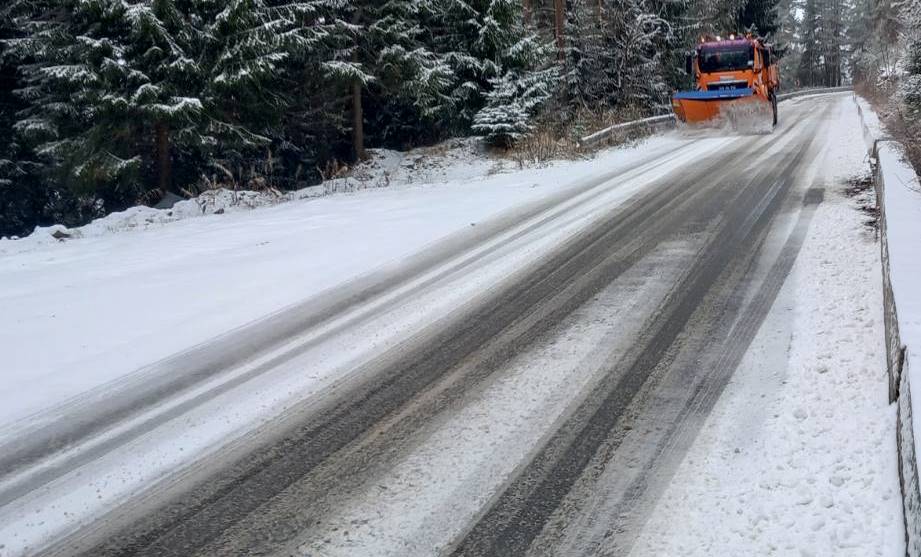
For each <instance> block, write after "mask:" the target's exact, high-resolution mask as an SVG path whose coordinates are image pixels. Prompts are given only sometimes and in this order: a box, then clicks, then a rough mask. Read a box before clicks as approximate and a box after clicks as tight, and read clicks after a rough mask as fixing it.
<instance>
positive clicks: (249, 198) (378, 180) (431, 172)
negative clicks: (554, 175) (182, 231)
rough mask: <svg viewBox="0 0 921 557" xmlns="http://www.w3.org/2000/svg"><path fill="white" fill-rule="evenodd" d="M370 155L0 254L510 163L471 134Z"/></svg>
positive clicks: (126, 215) (470, 176) (4, 246)
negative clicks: (338, 167) (324, 175)
mask: <svg viewBox="0 0 921 557" xmlns="http://www.w3.org/2000/svg"><path fill="white" fill-rule="evenodd" d="M369 155H370V159H369V160H367V161H365V162H363V163H361V164H359V165H357V166H355V167H354V168H352V169H350V170H349V172H348V173H347V174H346V175H344V176H340V177H336V178H333V179H330V180H327V181H325V182H324V183H322V184H320V185H317V186H312V187H308V188H304V189H301V190H298V191H293V192H286V193H278V192H275V191H232V190H229V189H217V190H210V191H205V192H203V193H202V194H201V195H199V196H198V197H196V198H193V199H187V200H184V201H180V202H178V203H176V204H175V205H174V206H173V207H171V208H169V209H154V208H151V207H145V206H138V207H131V208H129V209H127V210H125V211H118V212H114V213H111V214H109V215H106V216H105V217H102V218H99V219H96V220H94V221H93V222H91V223H89V224H87V225H85V226H80V227H75V228H68V227H66V226H63V225H60V224H57V225H52V226H46V227H37V228H36V229H35V230H34V231H33V232H32V234H30V235H29V236H26V237H24V238H0V254H12V253H19V252H22V251H28V250H31V249H35V248H36V247H38V246H42V245H49V244H55V243H60V242H66V241H70V240H76V239H80V238H96V237H100V236H105V235H108V234H114V233H119V232H125V231H130V230H145V229H148V228H152V227H158V226H162V225H165V224H169V223H173V222H176V221H180V220H185V219H190V218H196V217H202V216H208V215H222V214H226V213H234V212H239V211H248V210H252V209H257V208H260V207H269V206H273V205H278V204H280V203H285V202H290V201H299V200H303V199H313V198H317V197H324V196H326V195H330V194H333V193H348V192H356V191H361V190H366V189H375V188H382V187H395V186H408V185H413V184H425V183H433V182H442V183H452V182H458V181H464V180H475V179H481V178H484V177H486V176H489V175H491V174H496V173H501V172H506V171H508V170H510V169H512V168H513V163H512V162H511V161H509V160H505V159H500V158H495V157H490V156H489V155H488V154H487V153H486V152H485V150H484V148H483V146H482V144H481V142H480V141H479V140H477V139H476V138H467V139H455V140H450V141H446V142H444V143H441V144H439V145H435V146H432V147H423V148H419V149H414V150H412V151H407V152H400V151H392V150H388V149H374V150H370V151H369Z"/></svg>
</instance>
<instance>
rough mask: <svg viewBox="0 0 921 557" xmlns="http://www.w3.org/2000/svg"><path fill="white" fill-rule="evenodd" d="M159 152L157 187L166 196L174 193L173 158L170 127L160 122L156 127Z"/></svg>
mask: <svg viewBox="0 0 921 557" xmlns="http://www.w3.org/2000/svg"><path fill="white" fill-rule="evenodd" d="M154 133H155V134H156V151H157V187H159V188H160V192H161V193H162V194H163V195H166V194H167V193H168V192H171V191H173V157H172V154H171V153H170V142H169V126H168V125H166V124H164V123H162V122H158V123H157V124H155V125H154Z"/></svg>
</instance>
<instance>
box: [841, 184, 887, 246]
mask: <svg viewBox="0 0 921 557" xmlns="http://www.w3.org/2000/svg"><path fill="white" fill-rule="evenodd" d="M844 193H845V195H847V196H848V197H850V198H853V199H854V201H855V202H856V203H857V209H858V210H859V211H860V212H861V213H863V214H864V215H865V217H866V218H865V219H864V221H863V224H864V226H866V227H867V228H868V229H870V230H871V231H872V232H873V236H874V238H878V237H879V219H880V211H879V206H878V205H877V204H876V188H875V186H874V185H873V177H872V176H870V175H869V174H863V175H860V176H854V177H852V178H850V179H849V180H848V181H847V183H846V185H845V188H844Z"/></svg>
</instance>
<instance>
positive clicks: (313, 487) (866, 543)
mask: <svg viewBox="0 0 921 557" xmlns="http://www.w3.org/2000/svg"><path fill="white" fill-rule="evenodd" d="M781 107H782V112H781V115H782V120H783V121H782V124H781V126H780V127H779V128H778V129H777V130H776V131H775V133H774V134H772V135H769V136H761V135H754V136H731V135H730V136H725V135H717V134H703V135H701V134H686V133H685V134H682V133H672V134H668V135H666V136H664V137H660V138H655V139H653V140H650V141H648V142H646V143H645V144H643V145H641V146H640V147H637V148H634V149H629V150H621V151H612V152H609V153H606V154H604V155H601V156H599V157H598V158H596V159H594V160H592V161H581V162H577V163H566V164H558V165H555V166H553V167H550V168H545V169H535V170H526V171H517V172H512V173H506V174H499V175H494V176H481V177H478V178H474V179H470V178H469V177H467V176H465V177H464V178H463V179H456V180H453V181H449V183H446V184H441V185H438V186H437V187H432V186H430V185H422V186H411V187H409V186H407V187H399V188H393V189H388V190H379V191H366V192H359V193H356V194H351V195H341V196H333V197H329V198H324V199H319V200H310V201H303V202H292V203H289V204H286V205H283V206H278V207H274V208H270V209H260V210H256V211H252V212H248V213H237V214H232V215H222V216H214V217H202V218H197V219H190V220H186V221H180V222H175V223H170V224H168V225H164V226H153V227H150V228H148V229H146V230H141V231H133V232H122V233H117V234H101V235H98V236H97V237H92V238H82V239H79V240H74V241H71V242H66V243H63V244H60V245H31V244H28V243H23V244H16V243H15V242H3V243H0V307H2V311H3V318H2V321H0V349H2V351H3V369H2V371H0V424H2V425H0V555H4V556H5V555H22V554H34V553H44V554H62V555H64V554H75V553H82V554H85V555H94V556H95V555H116V554H117V555H133V554H138V555H183V556H185V555H197V554H200V555H217V554H220V555H246V554H273V553H278V554H302V555H431V554H438V553H452V552H453V553H456V554H465V555H520V554H525V553H532V554H541V555H550V554H554V555H582V554H612V553H613V554H625V553H627V552H629V551H633V552H634V553H635V554H637V555H648V554H649V555H659V554H666V555H685V554H689V553H696V554H701V555H709V554H764V553H769V552H770V551H774V552H776V553H778V554H792V553H793V552H794V551H799V550H803V551H804V552H807V553H809V552H811V553H812V554H817V555H821V554H843V553H848V552H851V553H853V554H854V555H867V554H877V553H878V554H881V555H897V554H899V552H900V551H902V552H903V551H904V550H903V548H902V545H901V544H902V543H903V542H902V540H901V538H900V535H901V534H900V528H901V520H902V519H901V508H900V502H899V497H898V484H897V473H896V470H895V469H894V467H895V463H896V459H895V430H894V413H893V411H892V410H891V409H890V408H888V407H887V404H886V387H885V366H884V365H883V364H882V361H881V359H882V357H883V356H882V354H883V350H882V342H883V341H882V332H881V318H880V315H878V314H881V311H882V310H881V302H880V301H879V299H880V293H879V280H878V279H879V271H878V267H877V266H878V264H879V263H878V255H874V254H878V250H876V248H875V246H874V239H873V238H872V235H869V234H868V233H866V232H864V231H863V228H862V224H861V223H862V219H863V216H862V215H861V213H859V212H858V211H857V210H856V208H854V207H853V202H852V201H851V200H849V199H847V198H845V197H844V194H843V191H844V188H845V181H846V180H847V179H848V178H850V177H852V176H853V175H856V174H860V173H862V172H866V170H867V169H866V168H865V165H866V161H864V159H863V155H862V153H863V147H862V139H861V136H860V128H859V126H858V125H857V123H856V109H855V105H854V103H853V101H852V100H851V98H850V97H849V96H848V95H829V96H825V97H809V98H804V99H799V100H794V101H789V102H786V103H784V104H782V105H781ZM727 385H728V387H727ZM699 432H703V433H702V434H700V435H698V433H699ZM807 499H808V500H807ZM870 515H872V516H870Z"/></svg>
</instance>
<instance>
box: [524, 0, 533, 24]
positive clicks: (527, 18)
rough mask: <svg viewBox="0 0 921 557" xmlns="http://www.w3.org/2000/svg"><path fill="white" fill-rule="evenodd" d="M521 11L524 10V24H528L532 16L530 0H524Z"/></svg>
mask: <svg viewBox="0 0 921 557" xmlns="http://www.w3.org/2000/svg"><path fill="white" fill-rule="evenodd" d="M522 11H523V12H524V24H525V25H528V26H530V25H531V20H532V18H533V15H532V11H533V8H532V6H531V0H524V6H523V9H522Z"/></svg>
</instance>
